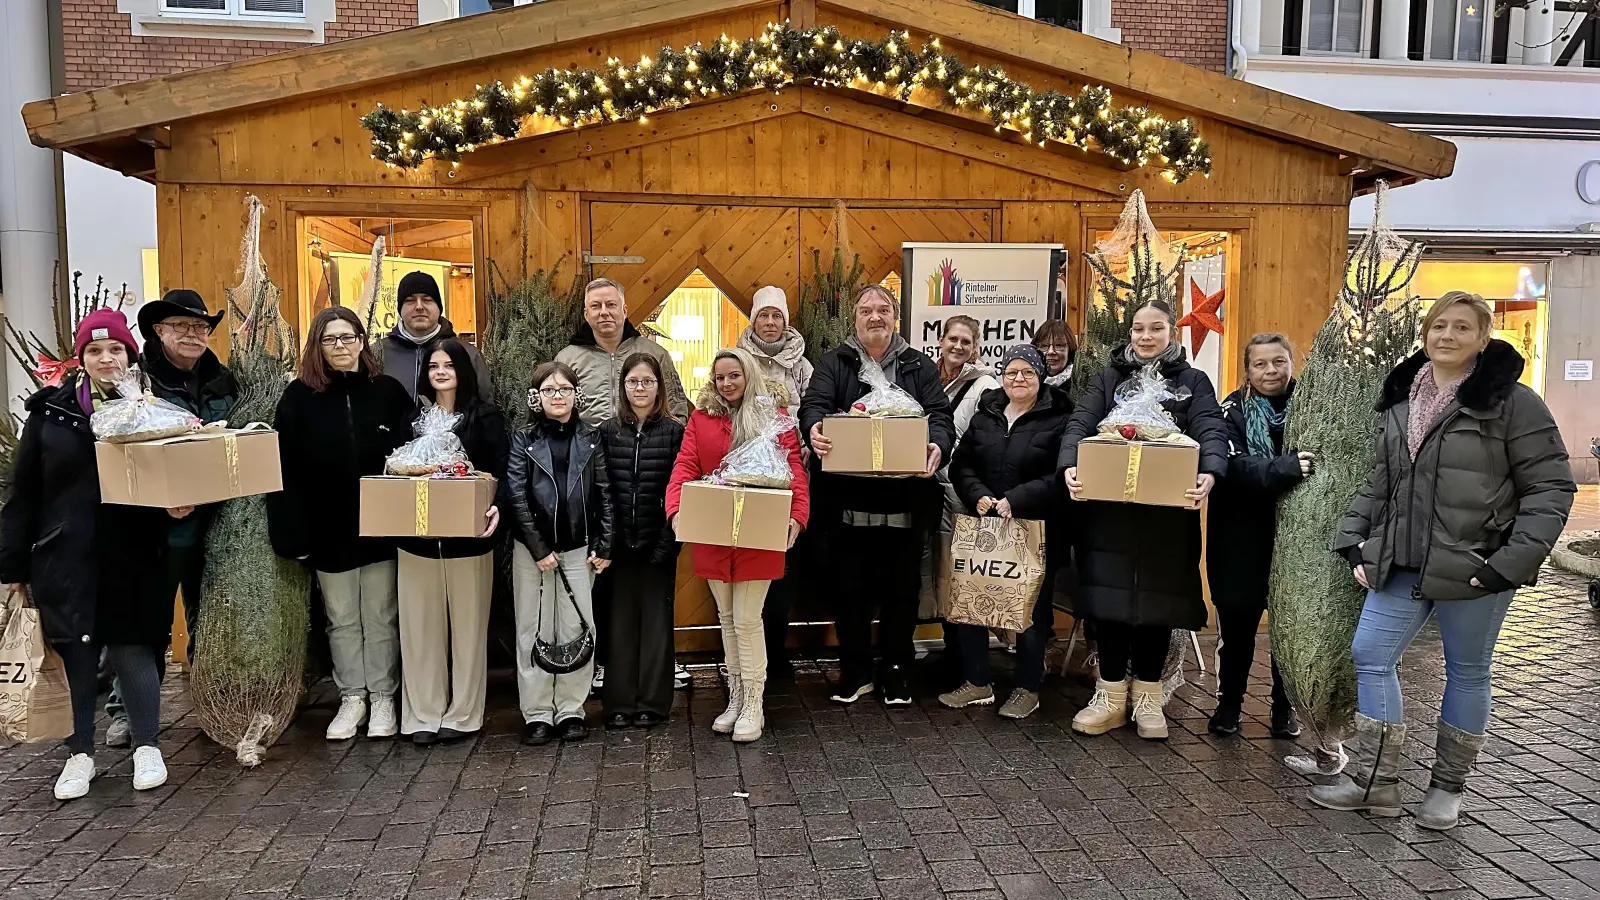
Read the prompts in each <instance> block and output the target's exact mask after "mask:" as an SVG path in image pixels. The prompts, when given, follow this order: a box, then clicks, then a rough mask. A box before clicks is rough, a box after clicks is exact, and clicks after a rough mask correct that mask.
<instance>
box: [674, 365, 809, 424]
mask: <svg viewBox="0 0 1600 900" xmlns="http://www.w3.org/2000/svg"><path fill="white" fill-rule="evenodd" d="M761 385H762V389H761V390H760V391H758V392H757V393H758V394H767V395H770V396H771V397H772V400H773V402H774V403H776V404H777V405H778V408H779V409H788V408H789V407H790V406H792V405H793V400H792V399H791V398H790V397H789V389H788V388H787V387H785V386H784V384H783V382H781V381H778V380H777V379H774V378H768V377H766V376H765V375H763V376H761ZM745 392H746V393H749V388H748V387H747V388H745ZM694 408H695V409H698V410H700V411H701V412H703V413H705V414H706V415H708V416H711V417H712V418H718V419H726V418H728V401H726V400H724V399H722V395H721V394H719V393H717V386H716V384H715V383H713V382H711V381H707V382H706V383H705V384H703V385H701V386H700V393H699V394H698V395H696V397H695V398H694Z"/></svg>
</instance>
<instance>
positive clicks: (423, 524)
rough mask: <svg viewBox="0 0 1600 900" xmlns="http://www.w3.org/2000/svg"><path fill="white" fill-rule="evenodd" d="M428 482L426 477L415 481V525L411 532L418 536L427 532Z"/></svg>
mask: <svg viewBox="0 0 1600 900" xmlns="http://www.w3.org/2000/svg"><path fill="white" fill-rule="evenodd" d="M428 482H429V479H427V478H418V479H417V480H416V482H415V483H416V488H417V527H416V529H415V530H414V531H413V532H412V533H413V534H415V535H417V536H418V537H421V536H422V535H425V534H427V533H428V487H429V484H428Z"/></svg>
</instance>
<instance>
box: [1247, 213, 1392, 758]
mask: <svg viewBox="0 0 1600 900" xmlns="http://www.w3.org/2000/svg"><path fill="white" fill-rule="evenodd" d="M1386 190H1387V188H1386V186H1384V185H1383V184H1381V183H1380V184H1379V186H1378V195H1377V202H1376V204H1375V206H1374V208H1373V215H1372V224H1371V225H1370V226H1369V227H1368V228H1367V231H1366V233H1365V234H1364V235H1362V237H1361V240H1360V242H1359V243H1357V244H1356V246H1355V248H1354V249H1353V250H1351V251H1350V256H1349V260H1348V262H1347V263H1346V265H1345V277H1344V284H1343V285H1341V287H1340V290H1339V297H1338V302H1337V303H1336V304H1335V305H1334V309H1333V312H1332V313H1330V314H1329V316H1328V318H1327V320H1326V321H1325V322H1324V323H1323V324H1322V327H1321V328H1320V329H1319V330H1318V331H1317V336H1316V339H1315V340H1314V341H1313V342H1312V345H1311V353H1310V356H1308V357H1307V359H1306V363H1305V368H1304V369H1303V370H1302V371H1301V373H1300V376H1299V379H1298V382H1297V385H1296V388H1295V393H1294V397H1293V399H1292V400H1290V402H1289V418H1288V422H1287V423H1286V425H1285V427H1284V435H1283V445H1284V446H1285V447H1293V448H1295V449H1296V450H1306V451H1310V452H1312V453H1315V454H1316V467H1315V468H1314V469H1313V470H1312V473H1311V476H1310V477H1309V478H1307V479H1306V481H1305V483H1304V484H1302V485H1301V486H1300V487H1298V488H1296V489H1295V490H1293V491H1290V492H1289V493H1288V494H1286V495H1285V496H1284V497H1283V498H1282V499H1281V500H1279V502H1278V519H1277V528H1278V531H1277V543H1276V546H1275V550H1274V552H1273V557H1272V575H1271V580H1270V586H1269V589H1268V590H1269V602H1270V604H1271V630H1272V655H1273V658H1274V659H1275V660H1276V661H1277V663H1278V668H1279V670H1281V671H1282V673H1283V680H1284V683H1285V686H1286V687H1287V689H1288V693H1289V698H1290V699H1291V700H1292V701H1293V702H1294V705H1295V709H1296V710H1297V711H1298V712H1299V714H1300V718H1301V720H1302V721H1303V722H1304V724H1305V725H1306V727H1307V728H1308V729H1309V730H1310V731H1311V734H1312V737H1314V738H1315V739H1316V750H1315V751H1314V754H1313V755H1312V756H1296V757H1290V758H1289V759H1287V760H1285V762H1286V763H1288V765H1289V766H1290V767H1291V768H1293V769H1295V770H1296V771H1299V772H1302V773H1305V774H1311V773H1315V772H1320V773H1323V774H1334V773H1337V772H1338V771H1340V770H1341V769H1342V768H1343V767H1344V765H1345V762H1346V756H1345V753H1344V750H1343V749H1342V747H1341V744H1342V742H1343V740H1344V739H1345V737H1346V736H1347V735H1348V733H1349V729H1350V727H1351V723H1352V722H1353V720H1354V714H1355V704H1356V684H1355V666H1354V663H1353V662H1352V659H1351V656H1350V643H1351V639H1352V638H1353V637H1354V635H1355V629H1356V623H1357V621H1358V620H1359V619H1360V616H1361V606H1362V603H1363V601H1364V600H1365V598H1366V590H1365V589H1364V588H1362V587H1361V586H1360V585H1359V584H1357V583H1356V580H1355V578H1354V577H1352V575H1351V572H1350V565H1349V563H1348V562H1347V561H1346V560H1344V559H1343V558H1342V557H1340V556H1337V555H1335V554H1334V553H1333V552H1332V551H1331V550H1330V549H1329V546H1330V542H1331V541H1332V538H1333V535H1334V534H1335V532H1336V529H1337V527H1338V524H1339V521H1340V519H1342V518H1343V517H1344V515H1345V513H1346V512H1347V511H1348V510H1349V508H1350V501H1351V499H1352V498H1353V497H1354V496H1355V494H1356V492H1357V491H1359V490H1360V489H1361V487H1362V485H1364V484H1365V483H1366V480H1367V478H1368V476H1369V474H1370V473H1371V471H1372V467H1373V465H1374V463H1375V461H1376V440H1375V435H1376V431H1377V425H1378V415H1377V413H1376V411H1375V410H1376V407H1377V403H1378V400H1379V398H1380V396H1381V394H1382V391H1383V382H1384V379H1385V378H1386V377H1387V376H1388V374H1389V371H1390V369H1392V368H1393V367H1394V366H1395V365H1396V364H1397V363H1399V362H1400V361H1401V360H1402V359H1404V358H1405V357H1406V356H1407V355H1409V354H1410V353H1411V352H1412V351H1413V349H1414V347H1415V346H1416V340H1417V316H1418V304H1417V300H1416V298H1415V297H1414V296H1413V295H1412V294H1411V291H1410V290H1409V286H1410V284H1411V280H1412V278H1413V277H1415V275H1416V272H1417V263H1418V261H1419V260H1420V259H1421V257H1422V250H1423V246H1422V244H1420V243H1417V242H1414V241H1408V240H1405V239H1403V238H1401V237H1400V236H1399V235H1397V234H1395V233H1394V232H1393V231H1392V230H1391V229H1390V228H1389V224H1388V219H1387V216H1386V215H1385V209H1384V201H1385V196H1384V195H1385V192H1386Z"/></svg>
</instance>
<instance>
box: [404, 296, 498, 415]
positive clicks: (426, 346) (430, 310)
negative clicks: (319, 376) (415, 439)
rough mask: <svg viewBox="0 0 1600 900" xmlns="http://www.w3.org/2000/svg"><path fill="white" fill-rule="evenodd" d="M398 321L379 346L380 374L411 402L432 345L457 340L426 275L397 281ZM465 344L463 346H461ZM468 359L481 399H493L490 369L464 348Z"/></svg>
mask: <svg viewBox="0 0 1600 900" xmlns="http://www.w3.org/2000/svg"><path fill="white" fill-rule="evenodd" d="M395 303H396V304H397V305H398V306H399V313H400V321H399V322H398V323H396V324H395V326H394V330H393V331H391V332H389V334H388V335H387V336H385V337H384V339H383V341H382V343H381V344H380V345H379V350H380V352H381V353H382V354H383V373H384V374H385V375H388V376H390V377H392V378H394V379H395V380H396V381H398V382H400V383H401V384H403V385H405V386H406V391H407V393H409V394H411V399H412V400H415V399H417V385H418V383H420V382H421V380H422V378H423V376H424V375H426V374H427V371H428V357H429V355H431V354H432V352H433V348H434V345H436V344H438V343H439V342H440V341H442V340H444V339H445V338H452V337H455V336H456V330H455V328H454V327H453V326H451V324H450V320H449V319H446V318H445V317H444V300H443V299H442V295H441V294H440V293H439V282H437V281H434V280H433V276H432V275H429V274H428V273H427V272H411V273H408V274H407V275H406V277H404V278H402V279H400V287H399V289H398V290H396V291H395ZM463 343H465V342H463ZM466 347H467V355H468V356H470V357H472V368H473V371H474V372H476V373H477V375H478V390H480V391H482V392H483V394H484V396H493V395H494V392H493V389H492V388H491V386H490V384H489V367H488V365H487V364H485V363H484V361H483V354H481V353H479V352H478V348H477V347H474V346H472V345H471V344H466Z"/></svg>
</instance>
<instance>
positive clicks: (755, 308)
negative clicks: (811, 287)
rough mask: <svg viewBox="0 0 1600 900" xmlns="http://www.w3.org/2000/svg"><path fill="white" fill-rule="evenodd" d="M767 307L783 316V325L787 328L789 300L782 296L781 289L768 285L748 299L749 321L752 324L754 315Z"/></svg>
mask: <svg viewBox="0 0 1600 900" xmlns="http://www.w3.org/2000/svg"><path fill="white" fill-rule="evenodd" d="M769 306H770V307H772V308H773V309H775V310H777V311H778V312H779V313H780V314H782V315H783V325H784V327H785V328H787V327H789V298H788V297H786V296H785V295H784V293H783V288H781V287H774V286H773V285H770V284H769V285H767V286H766V287H764V288H762V289H761V290H759V291H756V295H755V296H754V297H751V298H750V321H752V322H754V321H755V319H756V314H757V313H759V312H761V311H762V310H763V309H766V308H767V307H769Z"/></svg>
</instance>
